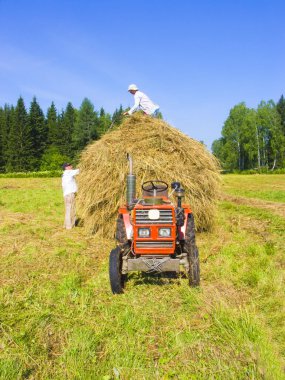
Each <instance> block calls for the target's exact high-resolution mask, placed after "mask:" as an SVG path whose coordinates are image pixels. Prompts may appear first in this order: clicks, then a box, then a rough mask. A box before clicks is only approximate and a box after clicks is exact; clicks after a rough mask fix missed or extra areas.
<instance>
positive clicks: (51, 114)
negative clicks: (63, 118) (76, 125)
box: [47, 102, 59, 146]
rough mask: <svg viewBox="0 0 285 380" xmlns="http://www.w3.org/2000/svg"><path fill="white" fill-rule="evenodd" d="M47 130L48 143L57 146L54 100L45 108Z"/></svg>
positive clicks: (56, 121)
mask: <svg viewBox="0 0 285 380" xmlns="http://www.w3.org/2000/svg"><path fill="white" fill-rule="evenodd" d="M47 131H48V145H49V146H51V145H53V146H57V145H58V137H59V136H58V135H59V133H58V119H57V110H56V108H55V105H54V102H52V103H51V106H50V107H49V108H48V110H47Z"/></svg>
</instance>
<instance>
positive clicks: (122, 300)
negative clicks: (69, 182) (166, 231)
mask: <svg viewBox="0 0 285 380" xmlns="http://www.w3.org/2000/svg"><path fill="white" fill-rule="evenodd" d="M222 182H223V183H222V194H221V196H220V199H219V202H218V209H217V215H216V221H215V226H214V229H213V231H211V232H207V233H199V234H198V235H197V240H198V241H197V243H198V247H199V252H200V262H201V263H200V265H201V286H200V288H198V289H196V288H195V289H192V288H189V286H188V285H187V280H186V279H184V278H163V277H159V276H146V275H142V274H137V273H134V274H131V275H130V276H129V280H128V282H127V285H126V291H125V293H124V294H123V295H116V296H114V295H112V294H111V291H110V286H109V278H108V256H109V252H110V250H111V249H112V248H113V247H114V244H115V242H114V241H113V240H109V239H105V238H104V237H101V236H91V235H88V234H87V233H86V232H84V230H83V228H81V227H76V228H75V229H73V230H71V231H66V230H64V229H63V227H62V226H63V213H64V210H63V198H62V192H61V185H60V178H0V254H1V259H0V273H1V276H0V379H3V380H4V379H5V380H7V379H8V380H10V379H11V380H13V379H30V380H38V379H45V380H59V379H73V380H80V379H84V380H85V379H86V380H89V379H90V380H91V379H102V380H113V379H123V380H127V379H134V380H137V379H138V380H140V379H142V380H144V379H145V380H154V379H159V380H160V379H162V380H168V379H181V380H189V379H190V380H191V379H195V380H198V379H203V380H204V379H205V380H209V379H213V380H216V379H223V380H230V379H233V380H237V379H238V380H245V379H248V380H253V379H260V380H264V379H266V380H279V379H285V317H284V316H285V295H284V293H285V291H284V288H285V287H284V276H285V275H284V267H285V256H284V254H285V245H284V235H285V213H283V210H284V207H285V175H248V176H245V175H225V176H223V177H222Z"/></svg>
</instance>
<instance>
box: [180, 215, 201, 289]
mask: <svg viewBox="0 0 285 380" xmlns="http://www.w3.org/2000/svg"><path fill="white" fill-rule="evenodd" d="M184 249H185V251H186V252H187V253H188V262H189V271H188V278H189V285H190V286H193V287H194V286H199V284H200V264H199V251H198V248H197V246H196V239H195V224H194V217H193V215H192V214H189V215H188V220H187V226H186V233H185V243H184Z"/></svg>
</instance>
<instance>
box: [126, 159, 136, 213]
mask: <svg viewBox="0 0 285 380" xmlns="http://www.w3.org/2000/svg"><path fill="white" fill-rule="evenodd" d="M127 159H128V161H129V168H130V171H129V174H128V175H127V208H128V209H129V210H131V209H132V208H133V207H134V199H135V197H136V176H135V175H134V174H133V160H132V157H131V155H130V154H129V153H127Z"/></svg>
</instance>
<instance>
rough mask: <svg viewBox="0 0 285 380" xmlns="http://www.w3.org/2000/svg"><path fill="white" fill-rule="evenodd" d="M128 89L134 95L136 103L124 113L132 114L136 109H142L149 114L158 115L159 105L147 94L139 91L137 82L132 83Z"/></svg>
mask: <svg viewBox="0 0 285 380" xmlns="http://www.w3.org/2000/svg"><path fill="white" fill-rule="evenodd" d="M128 91H129V93H131V94H132V95H134V98H135V104H134V105H133V107H132V108H131V109H130V110H129V111H127V112H124V115H131V114H132V113H134V112H135V111H138V110H142V111H143V112H144V113H145V114H147V115H150V116H152V117H158V111H159V106H158V105H157V104H154V103H153V102H152V101H151V100H150V98H149V97H148V96H147V95H146V94H144V93H143V92H141V91H139V89H138V87H137V86H136V85H135V84H130V85H129V87H128Z"/></svg>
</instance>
